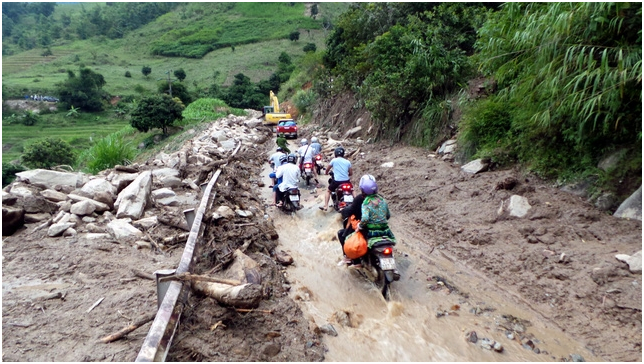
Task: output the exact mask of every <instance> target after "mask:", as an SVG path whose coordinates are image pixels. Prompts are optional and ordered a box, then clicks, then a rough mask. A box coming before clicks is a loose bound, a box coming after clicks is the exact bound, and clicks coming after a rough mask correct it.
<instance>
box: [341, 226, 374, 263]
mask: <svg viewBox="0 0 644 364" xmlns="http://www.w3.org/2000/svg"><path fill="white" fill-rule="evenodd" d="M367 249H368V247H367V239H365V237H364V235H362V233H361V232H360V231H356V232H355V233H353V234H351V235H349V236H348V237H347V240H345V242H344V254H345V255H346V256H347V258H349V259H358V258H360V257H361V256H363V255H365V254H367Z"/></svg>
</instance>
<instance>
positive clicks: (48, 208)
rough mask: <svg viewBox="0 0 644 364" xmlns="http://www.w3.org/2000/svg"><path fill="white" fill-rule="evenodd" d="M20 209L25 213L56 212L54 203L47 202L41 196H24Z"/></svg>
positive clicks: (56, 206)
mask: <svg viewBox="0 0 644 364" xmlns="http://www.w3.org/2000/svg"><path fill="white" fill-rule="evenodd" d="M22 208H24V209H25V212H26V213H39V212H48V213H54V212H56V211H58V205H57V204H55V203H54V202H51V201H49V200H47V199H46V198H44V197H42V196H26V197H24V198H23V199H22Z"/></svg>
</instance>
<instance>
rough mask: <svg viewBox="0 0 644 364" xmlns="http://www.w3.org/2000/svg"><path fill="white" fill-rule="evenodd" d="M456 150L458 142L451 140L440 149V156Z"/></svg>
mask: <svg viewBox="0 0 644 364" xmlns="http://www.w3.org/2000/svg"><path fill="white" fill-rule="evenodd" d="M454 149H456V140H454V139H450V140H447V141H445V142H444V143H443V144H442V145H441V146H440V148H438V154H448V153H452V152H453V151H454Z"/></svg>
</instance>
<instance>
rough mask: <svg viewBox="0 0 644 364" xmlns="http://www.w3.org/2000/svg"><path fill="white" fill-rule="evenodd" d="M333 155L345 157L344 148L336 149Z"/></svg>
mask: <svg viewBox="0 0 644 364" xmlns="http://www.w3.org/2000/svg"><path fill="white" fill-rule="evenodd" d="M333 154H334V155H335V156H336V157H344V148H342V147H337V148H335V150H334V151H333Z"/></svg>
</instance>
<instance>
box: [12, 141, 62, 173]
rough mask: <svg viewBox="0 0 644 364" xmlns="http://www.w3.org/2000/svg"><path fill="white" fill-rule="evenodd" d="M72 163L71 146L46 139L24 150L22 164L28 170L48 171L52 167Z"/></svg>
mask: <svg viewBox="0 0 644 364" xmlns="http://www.w3.org/2000/svg"><path fill="white" fill-rule="evenodd" d="M73 162H74V153H73V151H72V147H71V145H69V143H67V142H66V141H64V140H62V139H59V138H57V139H54V138H46V139H43V140H39V141H36V142H34V143H33V144H31V145H29V146H27V147H26V148H25V153H24V154H23V155H22V163H23V164H24V165H26V166H27V167H30V168H45V169H49V168H51V167H53V166H57V165H61V164H67V165H71V164H72V163H73Z"/></svg>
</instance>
